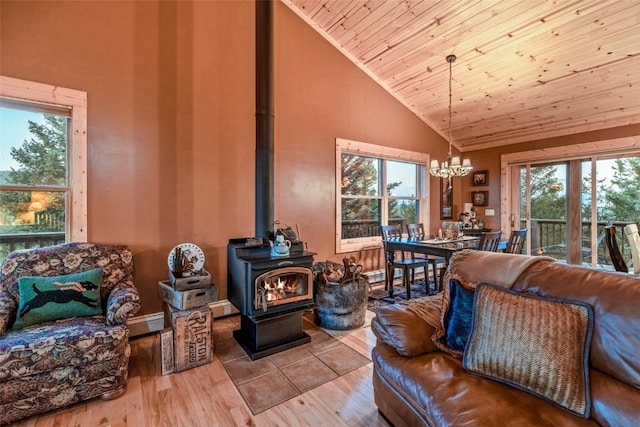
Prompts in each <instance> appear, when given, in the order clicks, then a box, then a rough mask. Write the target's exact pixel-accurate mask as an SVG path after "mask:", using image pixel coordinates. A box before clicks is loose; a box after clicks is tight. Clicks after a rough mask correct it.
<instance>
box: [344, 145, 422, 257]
mask: <svg viewBox="0 0 640 427" xmlns="http://www.w3.org/2000/svg"><path fill="white" fill-rule="evenodd" d="M343 151H347V152H349V153H358V154H361V155H363V156H370V157H375V158H378V159H385V160H401V161H402V160H405V161H407V162H411V163H417V164H420V165H422V166H423V168H424V171H425V172H424V174H418V175H419V176H418V177H416V179H417V180H418V182H416V187H417V188H416V190H417V191H418V192H420V191H422V190H423V189H424V190H423V193H424V196H423V197H419V198H418V199H419V202H420V212H421V222H422V223H423V224H424V226H425V229H426V230H429V229H430V220H429V218H430V203H429V200H430V191H429V184H430V181H431V180H430V179H429V172H428V169H429V162H430V160H431V156H430V155H429V154H427V153H419V152H414V151H409V150H403V149H400V148H393V147H385V146H381V145H375V144H369V143H366V142H360V141H353V140H349V139H343V138H336V157H335V158H336V164H335V177H336V178H335V192H336V193H335V218H336V221H335V242H336V246H335V247H336V253H348V252H356V251H363V250H377V249H380V248H382V243H381V241H380V238H379V236H375V237H373V236H372V237H363V238H355V239H348V240H347V239H345V240H343V239H342V230H341V224H342V218H341V209H340V208H339V204H340V203H341V200H342V197H341V196H342V177H341V175H340V174H341V167H340V166H341V164H342V152H343ZM381 172H382V171H381ZM383 209H386V207H384V206H383Z"/></svg>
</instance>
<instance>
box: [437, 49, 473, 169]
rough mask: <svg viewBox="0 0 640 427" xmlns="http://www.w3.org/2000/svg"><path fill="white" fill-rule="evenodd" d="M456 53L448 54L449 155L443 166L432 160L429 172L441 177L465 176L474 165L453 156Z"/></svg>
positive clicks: (467, 160)
mask: <svg viewBox="0 0 640 427" xmlns="http://www.w3.org/2000/svg"><path fill="white" fill-rule="evenodd" d="M456 59H457V58H456V56H455V55H448V56H447V62H448V63H449V154H448V156H447V160H445V161H443V162H442V166H440V163H439V162H438V161H437V160H432V161H431V165H430V167H429V173H431V175H433V176H436V177H439V178H449V177H453V176H465V175H468V174H469V173H470V172H471V169H473V167H472V166H471V161H470V160H469V159H464V160H463V161H462V164H460V157H459V156H455V157H452V153H451V146H452V143H453V137H452V136H451V116H452V112H451V108H452V107H451V105H452V97H453V95H452V94H453V88H452V81H453V71H452V64H453V63H454V62H455V60H456Z"/></svg>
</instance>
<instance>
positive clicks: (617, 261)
mask: <svg viewBox="0 0 640 427" xmlns="http://www.w3.org/2000/svg"><path fill="white" fill-rule="evenodd" d="M604 243H605V245H607V249H608V250H609V257H610V258H611V262H612V263H613V267H614V268H615V269H616V271H622V272H624V273H628V272H629V267H627V263H626V262H625V261H624V258H623V257H622V253H621V252H620V248H619V247H618V238H617V237H616V226H615V225H610V226H608V227H605V228H604Z"/></svg>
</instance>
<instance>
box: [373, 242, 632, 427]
mask: <svg viewBox="0 0 640 427" xmlns="http://www.w3.org/2000/svg"><path fill="white" fill-rule="evenodd" d="M454 276H455V277H460V278H462V279H463V280H465V281H467V282H468V283H480V282H489V283H494V284H496V285H499V286H502V287H504V288H510V289H512V290H514V291H519V292H529V293H535V294H536V295H539V296H541V297H543V298H561V299H566V300H577V301H583V302H586V303H588V304H589V305H591V307H592V308H593V320H594V322H593V333H592V336H591V337H592V339H591V345H590V347H589V346H586V347H587V348H590V355H589V364H588V368H587V371H588V375H589V381H587V382H586V383H587V384H590V398H591V399H590V405H588V406H589V407H590V415H589V418H588V419H585V418H582V417H579V416H577V415H575V414H573V413H571V412H569V411H567V410H565V409H563V408H560V407H558V406H557V405H554V404H553V403H551V402H549V401H547V400H545V399H542V398H540V397H538V396H535V395H533V394H531V393H528V392H526V391H523V390H520V389H517V388H515V387H512V386H511V385H508V384H505V383H504V382H499V381H495V380H493V379H488V378H485V377H482V376H478V375H476V374H473V373H470V372H468V371H467V370H465V369H464V368H463V365H462V362H461V359H460V358H457V357H454V356H452V355H450V354H448V353H446V352H443V351H441V350H440V349H439V348H438V346H436V344H435V340H436V338H435V335H436V333H435V331H436V329H438V328H439V327H441V326H442V325H441V324H442V317H441V314H442V313H441V311H442V309H443V308H442V303H443V297H442V294H443V293H442V292H441V293H440V294H438V295H436V296H433V297H426V298H420V299H416V300H410V301H408V302H407V304H394V305H389V306H384V307H380V308H379V309H378V310H377V313H376V316H375V317H374V319H373V321H372V329H373V332H374V333H375V335H376V337H377V343H376V346H375V347H374V349H373V350H372V359H373V365H374V370H373V387H374V396H375V403H376V405H377V406H378V410H379V412H380V413H381V414H382V415H383V416H384V417H385V418H386V419H387V420H388V421H390V422H391V423H392V424H393V425H395V426H418V425H428V426H500V427H503V426H536V427H540V426H595V425H603V426H617V427H623V426H638V425H640V280H639V279H638V278H637V277H633V276H630V275H625V274H622V273H616V272H605V271H602V270H596V269H591V268H586V267H579V266H572V265H567V264H563V263H559V262H554V261H553V260H552V259H549V258H545V257H529V256H525V255H512V254H504V253H490V252H480V251H463V252H460V253H458V254H456V255H454V256H453V257H452V259H451V262H450V265H449V268H448V270H447V273H446V275H445V284H447V283H449V280H450V279H451V278H452V277H454ZM439 323H440V324H439Z"/></svg>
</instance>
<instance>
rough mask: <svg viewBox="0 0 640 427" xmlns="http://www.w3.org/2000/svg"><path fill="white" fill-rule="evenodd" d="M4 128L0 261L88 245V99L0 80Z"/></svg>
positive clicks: (81, 94) (0, 148) (76, 93)
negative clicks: (27, 251) (25, 252)
mask: <svg viewBox="0 0 640 427" xmlns="http://www.w3.org/2000/svg"><path fill="white" fill-rule="evenodd" d="M61 100H63V101H62V102H61ZM0 126H1V127H2V129H3V131H2V132H0V261H2V259H4V257H5V256H6V254H7V253H8V252H10V251H12V250H15V249H22V248H29V247H33V246H45V245H50V244H55V243H60V242H64V241H68V240H75V241H86V240H87V230H86V93H84V92H80V91H75V90H71V89H66V88H60V87H54V86H49V85H44V84H40V83H33V82H27V81H23V80H18V79H13V78H9V77H4V76H0ZM71 159H73V160H71ZM72 207H73V209H72Z"/></svg>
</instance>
